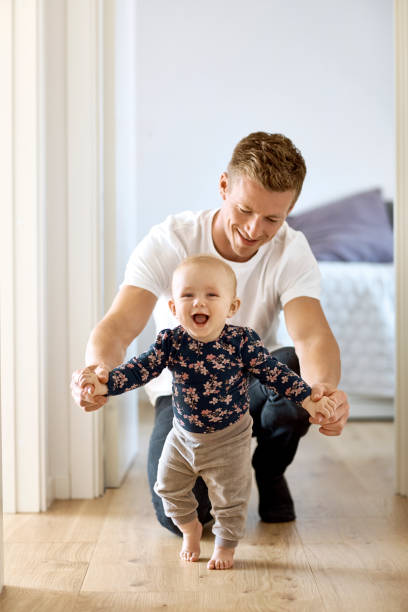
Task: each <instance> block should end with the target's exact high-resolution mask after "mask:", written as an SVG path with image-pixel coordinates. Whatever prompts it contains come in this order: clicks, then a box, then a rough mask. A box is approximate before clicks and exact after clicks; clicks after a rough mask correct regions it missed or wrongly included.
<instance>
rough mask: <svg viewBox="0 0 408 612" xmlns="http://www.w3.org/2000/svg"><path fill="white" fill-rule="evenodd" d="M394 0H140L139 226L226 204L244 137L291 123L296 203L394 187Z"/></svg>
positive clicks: (141, 229)
mask: <svg viewBox="0 0 408 612" xmlns="http://www.w3.org/2000/svg"><path fill="white" fill-rule="evenodd" d="M392 5H393V3H392V0H358V2H356V1H355V0H343V1H342V2H337V1H336V0H309V1H308V2H304V1H303V0H291V2H287V1H286V0H254V1H252V2H248V1H247V0H223V1H222V2H219V0H207V1H206V2H203V3H197V2H191V1H190V0H175V1H174V2H168V1H167V0H149V1H146V0H139V2H138V37H137V46H138V62H139V82H138V92H139V94H138V95H139V101H140V106H139V113H138V117H139V153H140V154H139V165H138V176H139V196H138V200H139V202H140V209H139V216H140V223H139V235H140V236H142V235H143V234H144V233H145V232H146V230H147V229H148V228H149V227H150V225H151V224H152V223H153V222H156V221H160V220H161V219H162V218H163V216H164V215H166V214H168V213H169V212H174V211H177V210H178V211H180V210H184V209H187V208H190V209H200V208H208V207H211V206H214V205H217V203H218V201H219V198H218V189H217V181H218V176H219V174H220V173H221V172H222V171H223V170H224V169H225V166H226V164H227V162H228V161H229V158H230V154H231V151H232V148H233V146H234V145H235V144H236V142H237V141H238V140H239V139H240V138H241V137H243V136H245V135H246V134H247V133H249V132H251V131H255V130H266V131H273V132H275V131H276V132H283V133H284V134H286V135H288V136H289V137H290V138H292V139H293V141H294V142H295V144H296V145H297V146H298V147H299V148H300V149H301V151H302V153H303V154H304V156H305V159H306V162H307V166H308V177H307V180H306V183H305V186H304V191H303V194H302V196H301V200H299V203H298V207H299V208H300V207H306V206H309V205H312V204H315V203H318V202H321V201H324V200H325V199H327V198H332V197H335V196H336V195H339V194H345V193H347V192H350V191H353V190H355V189H364V188H366V187H370V186H373V185H380V186H382V187H384V189H385V190H386V192H387V193H388V194H389V195H393V193H394V149H393V145H394V134H393V44H392Z"/></svg>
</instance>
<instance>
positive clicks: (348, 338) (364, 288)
mask: <svg viewBox="0 0 408 612" xmlns="http://www.w3.org/2000/svg"><path fill="white" fill-rule="evenodd" d="M319 267H320V271H321V274H322V295H321V303H322V307H323V310H324V312H325V315H326V317H327V320H328V322H329V325H330V327H331V329H332V331H333V333H334V335H335V337H336V339H337V342H338V343H339V347H340V352H341V361H342V377H341V382H340V385H339V387H340V388H341V389H343V390H344V391H345V392H346V393H348V394H351V395H357V396H359V397H363V396H367V397H370V398H384V399H387V398H389V399H391V398H393V396H394V385H395V282H394V267H393V264H377V263H376V264H374V263H349V262H347V263H344V262H320V263H319ZM282 318H283V317H282ZM279 341H280V342H281V343H283V344H287V343H288V342H289V343H290V344H292V342H291V341H290V340H289V336H288V335H287V332H286V328H285V326H284V324H281V327H280V330H279Z"/></svg>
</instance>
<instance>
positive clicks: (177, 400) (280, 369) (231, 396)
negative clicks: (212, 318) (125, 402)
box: [108, 325, 311, 433]
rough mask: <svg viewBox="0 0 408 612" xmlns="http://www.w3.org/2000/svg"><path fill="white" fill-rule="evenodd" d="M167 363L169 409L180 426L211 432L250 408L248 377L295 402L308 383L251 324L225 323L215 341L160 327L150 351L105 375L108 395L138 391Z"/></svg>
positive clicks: (302, 396)
mask: <svg viewBox="0 0 408 612" xmlns="http://www.w3.org/2000/svg"><path fill="white" fill-rule="evenodd" d="M165 367H168V368H169V370H170V371H171V372H172V375H173V410H174V414H175V417H176V418H177V420H178V422H179V423H180V425H182V426H183V427H184V428H185V429H187V430H188V431H192V432H195V433H210V432H213V431H216V430H218V429H223V428H224V427H228V426H229V425H232V424H233V423H235V422H236V421H238V420H239V419H240V418H241V416H242V415H243V413H244V412H246V411H247V410H249V398H248V385H249V379H250V377H251V376H255V377H256V378H259V380H260V381H261V383H262V384H264V385H265V386H267V387H269V388H270V389H272V391H274V392H275V393H276V394H278V395H282V396H285V397H287V398H289V399H291V400H292V401H294V402H296V403H298V404H299V405H300V404H301V403H302V401H303V400H304V399H305V398H306V397H307V396H309V395H310V393H311V389H310V387H309V386H308V385H307V384H306V383H305V382H304V381H303V380H302V379H301V378H300V377H299V376H298V375H297V374H295V373H294V372H292V370H290V369H289V368H288V367H287V366H286V365H285V364H283V363H280V362H279V361H277V359H275V357H272V356H271V355H270V354H269V352H268V350H267V349H266V348H265V347H264V346H263V344H262V341H261V339H260V338H259V336H258V334H257V333H256V332H255V331H254V330H253V329H250V328H249V327H238V326H236V325H225V327H224V329H223V331H222V333H221V335H220V336H219V338H218V339H217V340H215V341H213V342H200V341H198V340H194V339H193V338H191V336H189V335H188V333H187V332H186V331H185V330H184V329H183V328H182V327H181V326H179V327H176V328H175V329H165V330H163V331H161V332H160V333H159V334H158V336H157V339H156V342H155V344H153V345H152V346H151V347H150V349H149V350H148V351H146V352H145V353H143V354H142V355H140V356H139V357H133V359H131V360H130V361H129V362H127V363H124V364H122V365H120V366H119V367H117V368H115V369H114V370H112V372H110V374H109V381H108V390H109V395H119V394H121V393H124V392H125V391H129V390H131V389H136V388H137V387H141V386H142V385H144V384H146V383H147V382H149V380H152V379H153V378H156V377H157V376H159V374H160V373H161V372H162V370H163V369H164V368H165Z"/></svg>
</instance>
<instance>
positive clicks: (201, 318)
mask: <svg viewBox="0 0 408 612" xmlns="http://www.w3.org/2000/svg"><path fill="white" fill-rule="evenodd" d="M208 319H209V316H208V315H206V314H195V315H193V321H194V323H196V325H205V323H207V321H208Z"/></svg>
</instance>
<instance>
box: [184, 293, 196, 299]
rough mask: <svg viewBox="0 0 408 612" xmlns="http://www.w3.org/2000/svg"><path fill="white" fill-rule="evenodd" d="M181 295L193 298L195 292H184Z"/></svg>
mask: <svg viewBox="0 0 408 612" xmlns="http://www.w3.org/2000/svg"><path fill="white" fill-rule="evenodd" d="M181 297H182V298H191V297H193V294H192V293H183V294H182V296H181Z"/></svg>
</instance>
